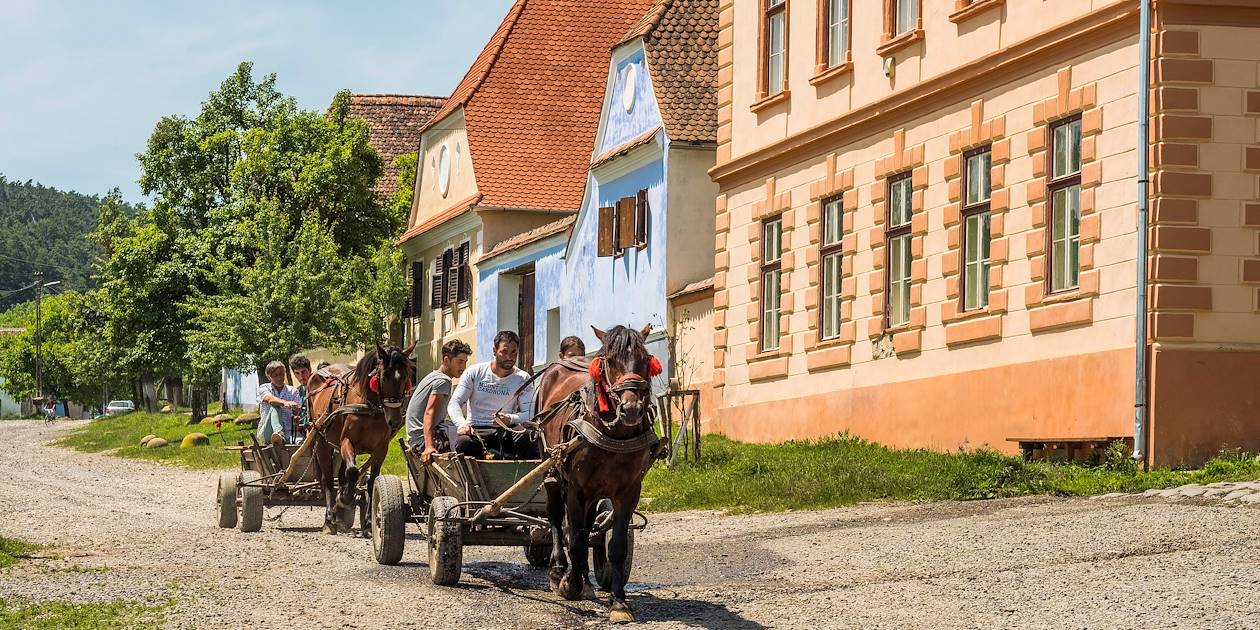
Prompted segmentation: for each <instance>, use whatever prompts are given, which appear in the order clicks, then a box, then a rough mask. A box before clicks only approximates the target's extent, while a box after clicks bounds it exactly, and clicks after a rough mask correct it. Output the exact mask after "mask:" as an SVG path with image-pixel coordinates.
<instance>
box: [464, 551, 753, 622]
mask: <svg viewBox="0 0 1260 630" xmlns="http://www.w3.org/2000/svg"><path fill="white" fill-rule="evenodd" d="M464 572H465V573H468V574H469V575H472V576H475V577H477V578H480V579H482V580H485V581H486V582H489V583H490V586H480V585H472V584H461V585H460V586H459V588H467V589H470V590H478V589H489V588H493V589H495V590H497V591H498V592H500V593H502V594H504V595H508V596H511V597H516V598H518V599H525V600H529V601H532V602H537V603H539V604H544V605H547V606H550V607H554V608H557V609H561V610H563V611H564V612H567V613H569V614H571V615H573V616H575V617H579V618H581V619H585V620H602V619H604V618H605V612H604V611H605V607H606V606H607V605H608V594H607V593H605V592H602V591H596V594H595V597H594V598H593V599H592V598H590V597H588V598H586V599H584V600H579V601H576V602H570V601H568V600H565V599H562V598H561V597H560V596H559V595H555V594H554V593H551V591H550V586H549V584H548V580H547V573H546V571H545V570H544V569H536V568H532V567H523V566H521V565H518V564H510V563H505V562H476V563H471V564H469V565H465V567H464ZM653 586H655V585H650V584H635V583H633V582H632V583H631V584H628V585H627V590H628V592H627V597H626V602H627V603H628V604H630V608H631V609H632V610H633V611H634V615H635V618H636V620H637V621H673V622H677V623H682V624H685V625H687V626H689V627H692V628H706V629H709V630H719V629H720V630H764V629H765V628H766V626H763V625H761V624H759V623H757V622H755V621H751V620H749V619H745V618H744V617H743V616H741V615H740V614H739V613H737V612H735V611H732V610H730V609H729V608H727V607H726V606H725V605H723V604H719V603H714V602H709V601H704V600H699V599H683V598H680V597H670V596H666V597H659V596H657V595H656V594H654V593H652V592H650V591H649V589H651V588H652V587H653ZM591 603H596V604H598V605H599V606H600V608H599V609H598V610H591V609H590V608H589V606H588V605H589V604H591ZM557 612H560V610H557Z"/></svg>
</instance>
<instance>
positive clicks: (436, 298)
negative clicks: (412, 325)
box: [429, 256, 446, 309]
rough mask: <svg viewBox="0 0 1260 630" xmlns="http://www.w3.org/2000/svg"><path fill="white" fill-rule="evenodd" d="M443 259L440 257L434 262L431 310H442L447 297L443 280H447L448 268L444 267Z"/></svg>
mask: <svg viewBox="0 0 1260 630" xmlns="http://www.w3.org/2000/svg"><path fill="white" fill-rule="evenodd" d="M442 260H443V257H442V256H438V257H437V258H435V259H434V260H433V277H432V278H431V279H430V282H432V285H431V286H430V287H429V308H432V309H439V308H442V298H443V297H445V296H446V290H445V289H444V288H443V287H444V286H445V284H443V280H444V279H445V278H446V268H445V267H443V266H442V265H443V264H444V263H443V262H442Z"/></svg>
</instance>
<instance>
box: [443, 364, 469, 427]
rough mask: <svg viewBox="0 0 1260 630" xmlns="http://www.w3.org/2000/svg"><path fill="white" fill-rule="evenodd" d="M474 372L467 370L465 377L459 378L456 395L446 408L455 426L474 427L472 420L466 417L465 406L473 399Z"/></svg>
mask: <svg viewBox="0 0 1260 630" xmlns="http://www.w3.org/2000/svg"><path fill="white" fill-rule="evenodd" d="M472 374H473V370H465V371H464V375H463V376H461V377H459V385H457V386H456V387H455V394H454V395H453V396H451V402H450V404H448V405H447V406H446V415H448V416H450V417H451V422H454V423H455V426H457V427H459V428H461V429H462V428H464V427H468V426H472V419H470V418H467V417H465V416H464V405H466V404H468V400H469V399H470V398H472V391H473V375H472Z"/></svg>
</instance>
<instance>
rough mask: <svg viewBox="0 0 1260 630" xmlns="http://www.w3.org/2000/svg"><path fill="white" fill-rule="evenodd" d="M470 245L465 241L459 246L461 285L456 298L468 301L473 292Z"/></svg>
mask: <svg viewBox="0 0 1260 630" xmlns="http://www.w3.org/2000/svg"><path fill="white" fill-rule="evenodd" d="M469 245H471V243H464V244H463V245H460V246H459V287H458V295H457V296H456V298H457V299H458V300H459V301H460V302H463V301H466V300H467V299H468V298H469V297H470V294H471V293H472V266H471V265H470V264H469V258H470V256H469Z"/></svg>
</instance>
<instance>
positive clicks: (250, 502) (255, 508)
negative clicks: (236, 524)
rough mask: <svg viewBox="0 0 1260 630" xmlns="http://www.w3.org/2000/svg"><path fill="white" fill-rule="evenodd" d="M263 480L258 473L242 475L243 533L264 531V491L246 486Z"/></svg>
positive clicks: (249, 471)
mask: <svg viewBox="0 0 1260 630" xmlns="http://www.w3.org/2000/svg"><path fill="white" fill-rule="evenodd" d="M259 479H262V475H260V474H258V472H257V471H253V470H247V471H245V472H243V473H241V482H240V483H241V487H240V491H241V492H240V494H241V521H240V526H241V531H242V532H246V533H249V532H256V531H259V530H261V529H262V522H263V490H262V488H259V487H258V486H246V485H245V484H247V483H252V482H256V481H258V480H259Z"/></svg>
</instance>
